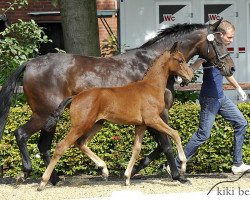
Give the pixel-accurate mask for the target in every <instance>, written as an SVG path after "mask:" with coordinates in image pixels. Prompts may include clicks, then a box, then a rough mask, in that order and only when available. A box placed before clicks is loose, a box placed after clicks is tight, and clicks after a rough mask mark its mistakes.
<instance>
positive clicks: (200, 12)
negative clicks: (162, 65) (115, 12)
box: [120, 0, 250, 101]
mask: <svg viewBox="0 0 250 200" xmlns="http://www.w3.org/2000/svg"><path fill="white" fill-rule="evenodd" d="M211 4H217V5H216V6H215V7H214V6H211ZM230 4H232V5H230ZM159 5H177V8H178V6H179V5H186V6H185V7H183V8H182V9H180V10H179V11H177V12H174V11H173V12H172V11H171V10H169V13H170V15H168V17H169V18H168V19H170V18H171V12H172V13H174V14H173V15H172V16H173V21H171V20H170V21H168V22H163V23H162V24H161V25H159ZM205 5H206V10H207V9H210V11H209V12H213V8H214V9H215V12H214V13H210V14H215V15H214V16H216V14H218V16H219V17H223V18H224V19H227V20H229V21H231V22H232V23H233V24H234V25H235V27H236V35H235V41H234V43H233V44H232V45H230V47H231V48H233V51H232V52H231V54H230V55H231V57H232V58H233V60H234V62H235V65H236V73H235V75H234V76H235V78H236V79H237V80H238V82H250V51H249V50H250V0H180V1H178V0H175V1H174V0H120V14H121V15H120V37H121V50H122V51H123V52H124V51H126V50H127V49H131V48H134V47H138V46H140V45H142V44H143V43H144V42H146V41H147V38H148V37H149V36H150V35H151V34H152V33H156V32H157V30H158V29H159V28H160V27H167V26H169V25H171V24H174V23H185V22H187V23H204V22H205V19H204V16H205V10H204V7H205ZM227 6H228V7H227ZM179 7H180V6H179ZM226 7H227V8H226ZM171 8H172V7H171ZM225 8H226V9H225ZM174 9H175V8H173V10H174ZM216 11H217V13H216ZM169 13H167V14H169ZM239 48H241V49H242V48H243V51H242V52H241V51H239ZM244 48H245V51H244ZM225 82H226V81H225ZM247 92H248V93H249V94H250V92H249V91H247ZM226 93H227V94H228V95H229V96H230V98H232V99H233V100H235V101H236V100H237V99H238V96H237V93H236V92H235V91H227V92H226Z"/></svg>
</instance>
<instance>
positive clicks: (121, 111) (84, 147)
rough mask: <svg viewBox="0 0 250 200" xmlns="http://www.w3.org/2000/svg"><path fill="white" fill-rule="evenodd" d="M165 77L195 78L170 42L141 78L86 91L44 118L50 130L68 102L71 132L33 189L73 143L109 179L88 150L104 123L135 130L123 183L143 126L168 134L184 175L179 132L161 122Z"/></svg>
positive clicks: (103, 165) (127, 179)
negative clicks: (173, 144) (131, 127)
mask: <svg viewBox="0 0 250 200" xmlns="http://www.w3.org/2000/svg"><path fill="white" fill-rule="evenodd" d="M170 74H175V75H178V76H180V77H182V78H183V79H185V80H187V82H190V81H191V80H192V78H193V75H194V74H193V70H192V69H191V68H189V67H188V64H187V63H186V61H185V58H184V56H183V54H182V53H181V52H179V51H178V43H175V44H174V45H173V47H172V48H171V49H170V51H169V50H166V51H165V52H163V53H162V54H161V55H160V56H159V57H158V58H157V59H155V61H154V62H153V63H152V66H151V67H150V68H149V71H148V72H147V73H146V75H145V76H144V77H143V79H142V80H140V81H136V82H133V83H130V84H127V85H125V86H120V87H101V88H100V87H97V88H90V89H87V90H83V91H82V92H80V93H79V94H77V95H75V96H72V97H69V98H67V99H66V100H64V101H63V102H62V103H61V104H60V105H59V107H58V109H56V110H55V112H54V113H52V114H51V115H50V116H49V118H48V120H47V121H46V123H45V125H44V127H43V128H44V129H45V130H50V128H51V127H54V126H55V124H56V123H57V121H58V120H59V117H60V115H62V113H63V111H64V109H65V107H66V106H67V105H69V104H70V103H71V105H70V121H71V128H70V131H69V132H68V133H67V134H66V136H65V137H64V138H63V139H62V140H61V141H60V142H59V143H58V144H57V145H56V149H55V151H54V154H53V156H52V159H51V161H50V163H49V165H48V167H47V169H46V170H45V172H44V173H43V176H42V181H41V183H40V185H39V187H38V190H39V191H41V190H43V189H44V188H45V186H46V185H47V183H48V181H49V179H50V176H51V173H52V171H53V170H54V168H55V166H56V164H57V162H58V161H59V159H60V158H61V156H62V155H63V154H64V153H65V152H66V150H68V149H69V148H70V146H72V145H73V144H74V145H75V146H76V147H78V148H79V149H80V150H81V151H82V152H83V153H84V154H85V155H87V156H88V157H89V158H90V159H91V160H92V161H93V162H95V164H96V166H98V167H100V168H101V169H102V175H103V177H104V178H105V179H107V178H108V176H109V172H108V168H107V165H106V163H105V162H104V161H103V160H102V159H101V158H100V157H99V156H97V155H96V154H95V153H94V152H93V151H92V150H91V149H90V148H89V147H88V143H89V141H90V139H91V138H92V137H93V136H94V135H95V134H96V133H97V132H98V131H99V130H100V129H101V128H102V124H103V123H104V121H109V122H112V123H116V124H122V125H134V126H135V139H134V145H133V149H132V156H131V158H130V161H129V164H128V166H127V169H126V171H125V173H124V177H125V185H130V177H131V172H132V169H133V166H134V164H135V161H136V159H137V157H138V155H139V153H140V150H141V146H142V140H143V135H144V132H145V131H146V129H147V127H151V128H154V129H155V130H158V131H159V132H161V133H162V134H165V135H166V136H168V135H169V136H170V137H171V138H172V139H173V140H174V142H175V143H176V146H177V150H178V154H179V156H180V160H181V161H182V166H181V172H182V173H184V172H185V171H186V161H187V159H186V156H185V153H184V151H183V147H182V144H181V138H180V136H179V134H178V132H177V131H176V130H174V129H172V128H170V127H169V126H168V125H167V124H166V123H165V122H164V121H163V120H162V118H161V113H162V112H163V110H164V109H165V100H164V93H165V89H166V85H167V80H168V77H169V75H170ZM59 134H60V133H59ZM125 134H126V133H125Z"/></svg>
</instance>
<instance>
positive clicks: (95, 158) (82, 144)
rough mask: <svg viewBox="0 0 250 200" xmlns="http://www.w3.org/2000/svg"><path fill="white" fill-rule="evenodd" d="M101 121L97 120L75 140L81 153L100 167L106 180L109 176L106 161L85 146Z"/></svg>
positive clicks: (100, 124)
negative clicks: (86, 131)
mask: <svg viewBox="0 0 250 200" xmlns="http://www.w3.org/2000/svg"><path fill="white" fill-rule="evenodd" d="M102 124H103V122H101V121H99V122H97V123H95V124H94V126H93V127H92V128H91V129H90V130H89V131H88V133H87V134H85V135H84V136H82V137H80V138H79V139H78V140H77V141H76V142H75V146H77V147H78V148H79V149H80V150H81V151H82V152H83V153H85V154H86V155H87V156H88V157H89V158H90V159H91V160H92V161H93V162H94V163H95V164H96V165H97V166H98V167H99V168H101V169H102V177H103V178H104V180H107V178H108V176H109V172H108V168H107V165H106V163H105V162H104V161H103V160H102V159H101V158H100V157H98V156H97V155H96V154H95V153H94V152H93V151H91V149H90V148H89V147H88V146H87V143H88V141H90V140H91V138H92V137H93V136H94V135H95V134H96V133H97V132H98V131H99V130H100V129H101V128H102Z"/></svg>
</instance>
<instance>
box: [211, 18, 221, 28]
mask: <svg viewBox="0 0 250 200" xmlns="http://www.w3.org/2000/svg"><path fill="white" fill-rule="evenodd" d="M222 20H223V17H221V18H220V19H219V20H218V21H217V22H215V23H214V24H212V25H210V29H211V30H213V31H215V30H216V29H217V28H218V26H219V25H220V23H221V21H222Z"/></svg>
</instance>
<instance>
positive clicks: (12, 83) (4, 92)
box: [0, 63, 27, 140]
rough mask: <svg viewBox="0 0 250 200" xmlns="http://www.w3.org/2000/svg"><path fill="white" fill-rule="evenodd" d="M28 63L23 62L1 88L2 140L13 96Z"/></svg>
mask: <svg viewBox="0 0 250 200" xmlns="http://www.w3.org/2000/svg"><path fill="white" fill-rule="evenodd" d="M26 65H27V63H24V64H22V65H21V66H20V67H19V68H18V69H16V71H14V72H13V73H12V75H11V76H10V77H9V78H8V79H7V80H6V82H5V84H4V85H3V87H2V89H1V90H0V140H1V139H2V135H3V132H4V128H5V125H6V122H7V116H8V114H9V110H10V105H11V98H12V96H13V94H14V91H15V88H16V86H17V83H18V81H19V79H20V76H21V74H22V73H23V72H24V70H25V69H26Z"/></svg>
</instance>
